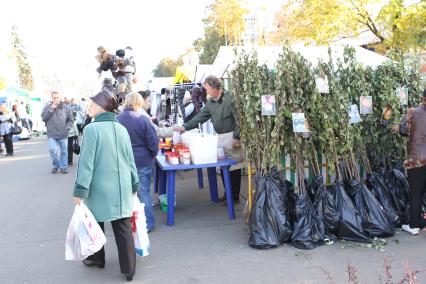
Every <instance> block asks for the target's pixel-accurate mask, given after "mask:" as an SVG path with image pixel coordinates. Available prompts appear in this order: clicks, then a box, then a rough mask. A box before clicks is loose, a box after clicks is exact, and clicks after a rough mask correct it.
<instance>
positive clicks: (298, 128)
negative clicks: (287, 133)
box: [291, 112, 309, 133]
mask: <svg viewBox="0 0 426 284" xmlns="http://www.w3.org/2000/svg"><path fill="white" fill-rule="evenodd" d="M291 118H292V120H293V132H295V133H305V132H309V126H308V122H307V121H306V119H305V114H304V113H303V112H293V113H292V114H291Z"/></svg>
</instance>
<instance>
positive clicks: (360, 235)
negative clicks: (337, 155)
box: [334, 182, 370, 242]
mask: <svg viewBox="0 0 426 284" xmlns="http://www.w3.org/2000/svg"><path fill="white" fill-rule="evenodd" d="M334 189H335V198H336V205H337V209H338V211H339V220H340V221H339V229H338V231H337V237H339V238H341V239H344V240H348V241H355V242H370V239H369V238H368V236H367V235H366V234H365V233H364V230H363V228H362V218H361V215H360V213H359V212H358V210H357V209H356V208H355V205H354V204H353V203H352V200H351V198H350V197H349V196H348V194H347V193H346V191H345V189H344V186H343V183H340V182H336V183H335V184H334Z"/></svg>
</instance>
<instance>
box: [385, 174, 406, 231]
mask: <svg viewBox="0 0 426 284" xmlns="http://www.w3.org/2000/svg"><path fill="white" fill-rule="evenodd" d="M384 177H385V183H386V185H387V187H388V188H389V190H390V191H391V192H392V194H393V195H395V199H396V203H397V208H398V214H399V216H400V218H401V222H402V224H407V221H408V216H407V215H406V212H407V206H408V204H409V200H410V186H409V185H408V181H407V179H406V178H405V176H404V174H403V173H402V172H401V171H400V170H397V169H392V170H390V171H387V172H386V173H385V176H384Z"/></svg>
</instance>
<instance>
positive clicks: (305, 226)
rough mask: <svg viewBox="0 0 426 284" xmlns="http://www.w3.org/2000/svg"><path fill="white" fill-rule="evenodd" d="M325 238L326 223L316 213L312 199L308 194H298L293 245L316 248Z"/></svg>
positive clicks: (301, 247) (300, 247)
mask: <svg viewBox="0 0 426 284" xmlns="http://www.w3.org/2000/svg"><path fill="white" fill-rule="evenodd" d="M324 238H325V237H324V224H323V222H322V220H321V218H319V217H318V215H317V214H316V212H315V209H314V207H313V205H312V202H311V200H310V199H309V197H308V196H307V195H306V194H304V195H298V197H297V200H296V222H295V224H294V231H293V235H292V236H291V243H292V245H293V246H294V247H296V248H299V249H306V250H308V249H314V248H316V247H318V246H320V245H322V244H323V243H324Z"/></svg>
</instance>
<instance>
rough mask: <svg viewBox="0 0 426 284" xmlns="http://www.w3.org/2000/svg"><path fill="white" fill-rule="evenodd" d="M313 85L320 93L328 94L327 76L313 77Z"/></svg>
mask: <svg viewBox="0 0 426 284" xmlns="http://www.w3.org/2000/svg"><path fill="white" fill-rule="evenodd" d="M315 85H316V86H317V89H318V91H319V92H320V93H323V94H328V93H329V92H330V87H329V85H328V78H327V76H323V77H315Z"/></svg>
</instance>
